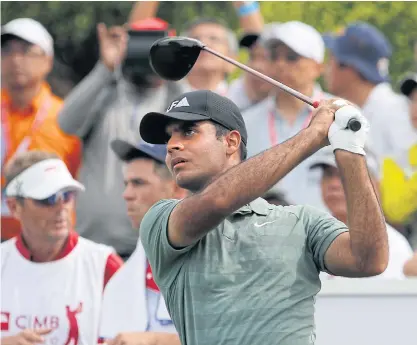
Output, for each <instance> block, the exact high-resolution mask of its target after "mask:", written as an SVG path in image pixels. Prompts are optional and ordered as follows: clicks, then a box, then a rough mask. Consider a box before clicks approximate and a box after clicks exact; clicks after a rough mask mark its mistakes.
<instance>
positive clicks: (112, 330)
mask: <svg viewBox="0 0 417 345" xmlns="http://www.w3.org/2000/svg"><path fill="white" fill-rule="evenodd" d="M112 148H113V151H114V152H115V154H116V155H117V156H118V158H119V159H120V160H121V161H122V162H123V164H124V166H123V175H124V183H125V190H124V193H123V197H124V199H125V201H126V206H127V214H128V216H129V218H130V221H131V223H132V227H133V228H134V229H137V230H138V231H139V226H140V223H141V222H142V218H143V216H144V215H145V213H146V212H147V211H148V210H149V208H151V206H152V205H153V204H155V203H156V202H158V201H159V200H162V199H170V198H173V197H174V198H180V199H181V198H183V197H185V194H186V191H185V190H184V189H182V188H179V187H178V186H177V185H176V183H175V181H174V179H173V177H172V175H171V173H170V172H169V170H168V168H167V166H166V164H165V156H166V146H165V145H151V144H146V143H141V144H139V145H131V144H130V143H128V142H126V141H122V140H115V141H113V142H112ZM145 331H146V332H145ZM169 333H171V334H169ZM172 333H175V334H172ZM100 335H101V336H102V337H103V338H104V339H112V340H110V341H108V340H106V342H107V344H108V345H117V344H122V343H123V344H125V345H131V344H132V345H134V344H148V343H147V341H148V339H154V342H153V344H154V343H155V342H156V343H157V344H161V345H173V344H178V345H179V344H180V342H179V338H178V336H177V335H176V330H175V327H174V325H173V324H172V321H171V318H170V316H169V313H168V311H167V309H166V305H165V301H164V298H163V296H162V295H161V293H160V291H159V288H158V286H157V285H156V284H155V282H154V280H153V276H152V271H151V267H150V266H149V263H148V262H147V260H146V257H145V252H144V249H143V246H142V243H141V242H140V241H138V244H137V246H136V250H135V251H134V253H133V254H132V256H131V257H130V258H129V260H127V262H126V263H125V265H124V266H123V267H122V268H121V269H120V270H119V271H118V272H117V273H116V274H115V275H114V277H113V278H112V280H111V281H110V282H109V284H108V285H107V287H106V290H105V292H104V302H103V315H102V323H101V334H100Z"/></svg>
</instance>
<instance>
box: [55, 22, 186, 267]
mask: <svg viewBox="0 0 417 345" xmlns="http://www.w3.org/2000/svg"><path fill="white" fill-rule="evenodd" d="M168 29H169V26H168V23H166V22H165V21H162V20H160V19H156V18H153V19H147V20H143V21H141V22H138V23H136V24H135V25H134V27H133V28H132V30H136V31H142V32H143V31H148V32H149V31H152V30H155V31H159V32H160V33H161V36H162V35H167V31H168ZM98 36H99V44H100V61H99V62H98V63H97V65H96V67H95V68H94V69H93V71H92V72H91V73H90V74H89V75H88V76H87V77H86V78H84V80H82V81H81V83H80V84H79V85H78V86H77V87H76V88H75V89H74V90H73V91H72V92H71V93H70V95H68V97H67V98H66V99H65V104H64V108H63V110H62V111H61V113H60V115H59V123H60V125H61V127H62V129H63V130H64V131H65V132H67V133H72V134H76V135H77V136H79V137H80V138H81V139H82V141H83V144H84V155H83V164H82V168H81V170H80V180H81V181H82V183H83V184H84V185H85V186H86V187H87V192H86V193H84V194H83V195H80V197H79V199H78V200H77V217H78V224H77V225H78V226H77V230H78V232H79V233H80V234H81V235H83V236H84V237H86V238H89V239H91V240H93V241H95V242H99V243H104V244H108V245H112V246H114V247H115V249H116V251H117V252H118V253H119V255H120V256H122V258H124V259H126V258H128V257H129V256H130V255H131V254H132V252H133V251H134V249H135V243H136V242H137V238H138V234H137V232H136V231H133V229H132V227H131V225H130V222H129V219H128V217H127V216H126V210H125V205H124V202H123V198H122V191H123V183H122V181H123V178H122V173H121V164H120V162H119V161H118V160H117V159H116V156H115V155H114V153H113V152H112V151H111V149H110V142H111V141H112V140H113V139H115V138H117V137H120V138H122V139H123V140H130V141H132V142H138V140H139V139H140V138H139V134H138V131H137V128H138V127H139V122H140V120H141V118H142V116H143V115H144V114H146V112H148V111H150V110H151V109H152V110H155V109H160V110H162V109H164V108H165V106H166V105H167V102H168V100H169V99H170V98H172V97H175V95H177V94H179V93H180V92H181V90H182V89H181V87H180V86H179V84H177V83H168V82H167V83H165V82H164V81H162V80H161V79H159V78H157V77H156V76H155V75H154V74H153V73H152V71H150V67H149V65H148V63H147V61H148V60H147V54H143V55H142V60H143V61H144V62H143V65H139V63H138V65H135V59H133V58H131V57H129V56H127V57H126V59H125V56H126V53H125V52H126V50H127V33H126V31H125V30H124V29H122V28H120V27H113V28H111V29H109V30H107V28H106V27H105V26H104V25H103V24H100V25H99V26H98ZM143 44H144V46H143V47H142V48H143V51H144V52H146V49H149V47H150V42H148V44H149V46H145V43H143ZM127 58H129V62H130V63H131V65H130V67H133V68H127V67H129V66H128V65H127V63H126V60H127ZM120 62H122V66H121V67H120ZM120 70H122V71H123V74H122V75H121V76H120V75H119V77H120V78H119V79H115V74H117V73H118V72H120ZM127 72H129V73H127ZM103 167H105V168H103Z"/></svg>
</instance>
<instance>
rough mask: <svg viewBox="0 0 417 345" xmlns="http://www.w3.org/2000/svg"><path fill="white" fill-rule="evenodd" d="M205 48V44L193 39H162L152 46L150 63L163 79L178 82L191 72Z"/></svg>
mask: <svg viewBox="0 0 417 345" xmlns="http://www.w3.org/2000/svg"><path fill="white" fill-rule="evenodd" d="M203 48H204V45H203V43H201V42H200V41H198V40H195V39H193V38H188V37H165V38H161V39H159V40H157V41H156V42H155V43H154V44H153V45H152V47H151V50H150V54H149V62H150V65H151V67H152V69H153V70H154V72H155V73H156V74H157V75H159V76H160V77H161V78H162V79H166V80H171V81H178V80H180V79H182V78H184V77H185V76H186V75H187V74H188V73H189V72H190V70H191V68H193V66H194V64H195V62H196V61H197V59H198V56H199V55H200V52H201V50H202V49H203Z"/></svg>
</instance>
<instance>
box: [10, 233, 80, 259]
mask: <svg viewBox="0 0 417 345" xmlns="http://www.w3.org/2000/svg"><path fill="white" fill-rule="evenodd" d="M77 243H78V233H77V232H75V231H70V233H69V235H68V239H67V242H66V243H65V246H64V248H63V249H62V251H61V253H59V254H58V256H57V257H56V258H55V259H54V260H53V261H56V260H59V259H62V258H64V257H65V256H67V255H68V254H69V253H71V251H72V250H73V249H74V248H75V246H76V245H77ZM16 248H17V251H18V252H19V253H20V254H21V255H22V256H23V257H24V258H25V259H26V260H30V261H32V259H31V258H32V255H31V253H30V251H29V248H28V247H27V246H26V244H25V242H24V240H23V237H22V234H21V233H20V234H19V235H18V236H17V240H16Z"/></svg>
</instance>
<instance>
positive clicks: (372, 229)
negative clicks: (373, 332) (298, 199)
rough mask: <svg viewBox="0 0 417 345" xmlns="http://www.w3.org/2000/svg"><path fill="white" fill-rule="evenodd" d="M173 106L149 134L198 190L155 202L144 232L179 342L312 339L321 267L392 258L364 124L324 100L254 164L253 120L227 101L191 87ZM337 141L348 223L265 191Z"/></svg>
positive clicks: (299, 343)
mask: <svg viewBox="0 0 417 345" xmlns="http://www.w3.org/2000/svg"><path fill="white" fill-rule="evenodd" d="M168 109H169V111H167V112H166V113H155V112H154V113H148V114H146V115H145V117H144V118H143V119H142V121H141V124H140V134H141V135H142V137H143V139H144V140H145V141H147V142H149V143H153V144H159V143H163V142H167V145H168V146H167V148H168V152H167V156H166V163H167V165H168V167H169V169H171V171H172V173H173V175H174V177H175V179H176V182H177V184H178V185H179V186H180V187H183V188H185V189H188V190H189V191H190V192H191V193H192V195H191V196H189V197H187V198H184V199H182V200H163V201H159V202H158V203H156V204H155V205H154V206H153V207H152V208H151V209H150V210H149V211H148V212H147V214H146V215H145V217H144V219H143V221H142V223H141V226H140V236H141V239H142V243H143V246H144V249H145V252H146V255H147V257H148V259H149V262H150V264H151V267H152V270H153V273H154V279H155V282H156V283H157V285H158V286H159V288H160V290H161V291H162V294H163V296H164V298H165V300H166V301H167V308H168V311H169V313H170V315H171V317H172V319H173V322H174V324H175V327H176V329H177V330H178V333H179V335H180V338H181V343H182V344H183V345H195V344H198V345H204V344H210V345H211V344H212V345H220V344H231V345H235V344H236V345H254V344H279V345H307V344H314V341H315V330H314V328H315V327H314V300H315V295H316V294H317V293H318V292H319V290H320V280H319V272H320V271H325V272H328V273H330V274H332V275H340V276H346V277H366V276H374V275H378V274H380V273H382V272H384V270H385V268H386V267H387V263H388V239H387V231H386V227H385V222H384V217H383V215H382V212H381V208H380V205H379V203H378V200H377V196H376V194H375V191H374V189H373V187H372V182H371V180H370V178H369V173H368V170H367V165H366V161H365V157H364V155H365V152H364V149H363V147H364V145H365V141H366V137H367V132H368V131H369V125H368V123H367V121H366V119H365V118H364V117H363V116H362V115H361V113H360V112H359V110H358V109H357V108H355V107H353V106H351V105H349V104H347V103H346V102H343V101H342V100H338V101H336V100H330V101H324V102H323V103H322V104H321V106H320V107H319V108H318V109H317V110H316V111H315V113H314V116H313V119H312V121H311V123H310V125H309V126H308V127H307V128H306V129H304V130H302V131H301V132H299V133H298V134H297V135H295V136H294V137H292V138H290V139H289V140H287V141H285V142H283V143H282V144H279V145H276V146H274V147H272V148H271V149H269V150H266V151H264V152H262V153H260V154H258V155H257V156H254V157H252V158H250V159H248V160H245V155H246V153H245V152H246V149H245V147H246V144H247V141H248V138H247V132H246V128H245V123H244V121H243V118H242V116H241V114H240V112H239V109H238V108H237V106H236V105H235V104H234V103H233V102H231V101H230V100H228V99H227V98H224V97H222V96H219V95H217V94H215V93H212V92H210V91H194V92H190V93H186V94H184V95H182V96H181V97H179V98H178V99H176V100H174V101H173V102H172V104H171V105H170V106H169V108H168ZM335 114H336V115H335ZM352 117H355V118H356V119H358V120H359V121H360V122H361V124H362V127H361V129H360V130H359V131H357V132H353V131H351V130H349V129H346V127H347V123H348V120H349V119H350V118H352ZM249 140H256V138H249ZM329 143H330V144H331V145H332V148H333V150H334V154H335V156H336V161H337V165H338V168H339V170H340V172H341V175H342V181H343V187H344V190H345V192H346V198H347V207H348V224H349V229H348V228H347V226H346V225H345V224H344V223H342V222H340V221H339V220H337V219H335V218H334V217H332V216H331V215H329V214H327V213H324V212H321V211H318V210H316V209H314V208H312V207H308V206H286V207H283V206H275V205H271V204H268V203H267V202H266V201H265V200H263V199H262V198H260V196H261V195H263V194H264V193H265V192H266V191H267V190H268V189H269V188H271V187H272V186H273V185H275V184H276V183H277V182H278V181H279V180H280V179H281V178H282V177H284V176H285V175H286V174H287V173H288V172H290V171H291V169H293V168H294V167H295V166H297V164H299V163H300V162H301V161H303V160H304V159H306V158H307V157H308V156H310V155H311V154H313V153H314V152H316V151H317V150H319V149H320V148H322V147H324V146H327V145H329ZM335 317H337V315H335Z"/></svg>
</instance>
